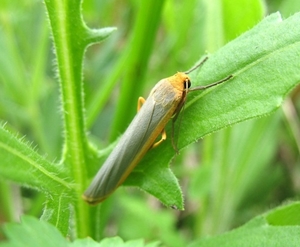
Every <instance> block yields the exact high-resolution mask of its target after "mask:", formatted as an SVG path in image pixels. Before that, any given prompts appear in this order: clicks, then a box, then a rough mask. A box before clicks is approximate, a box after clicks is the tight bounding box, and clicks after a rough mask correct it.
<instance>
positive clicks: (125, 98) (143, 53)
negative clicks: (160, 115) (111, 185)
mask: <svg viewBox="0 0 300 247" xmlns="http://www.w3.org/2000/svg"><path fill="white" fill-rule="evenodd" d="M163 4H164V1H163V0H145V1H143V3H141V4H140V8H139V9H138V15H137V18H136V22H135V23H136V24H135V27H134V28H133V35H132V39H131V41H130V42H129V46H128V47H127V50H126V51H127V52H126V54H127V59H126V64H124V66H126V71H125V73H124V77H123V81H122V86H121V90H120V92H121V95H120V98H119V102H118V106H117V110H116V117H115V119H114V125H113V127H112V132H111V140H114V139H115V138H116V137H117V136H118V135H120V133H122V132H123V131H124V130H125V128H126V126H127V125H128V123H129V122H130V120H131V119H132V117H133V116H134V114H135V113H136V102H137V99H138V97H139V96H140V92H141V90H142V86H143V80H144V77H145V74H146V71H147V64H148V61H149V57H150V54H151V51H152V48H153V43H154V40H155V37H156V31H157V28H158V26H159V23H160V16H161V11H162V9H163Z"/></svg>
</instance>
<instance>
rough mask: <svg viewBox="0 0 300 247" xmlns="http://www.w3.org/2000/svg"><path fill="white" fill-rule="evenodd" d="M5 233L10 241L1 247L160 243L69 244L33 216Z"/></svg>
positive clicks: (152, 246) (103, 246) (104, 246)
mask: <svg viewBox="0 0 300 247" xmlns="http://www.w3.org/2000/svg"><path fill="white" fill-rule="evenodd" d="M4 233H5V234H6V236H7V238H8V241H6V242H2V243H0V247H41V246H43V247H67V246H70V247H81V246H82V247H86V246H90V247H93V246H94V247H109V246H113V247H118V246H119V247H129V246H132V247H156V246H160V244H159V242H158V241H156V242H152V243H148V244H145V243H144V242H145V241H144V240H143V239H137V240H131V241H127V242H124V241H123V240H122V239H121V238H120V237H114V238H106V239H103V240H102V241H101V242H100V243H97V242H95V241H94V240H92V239H91V238H85V239H77V240H75V241H74V242H69V241H68V240H67V239H66V238H64V237H63V236H62V234H61V233H60V232H59V231H58V230H57V228H55V227H54V226H53V225H51V224H50V223H48V222H46V221H43V220H38V219H36V218H34V217H31V216H23V217H22V219H21V223H7V224H6V225H5V226H4Z"/></svg>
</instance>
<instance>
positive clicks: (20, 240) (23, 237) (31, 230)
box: [0, 216, 68, 247]
mask: <svg viewBox="0 0 300 247" xmlns="http://www.w3.org/2000/svg"><path fill="white" fill-rule="evenodd" d="M3 230H4V233H5V235H6V236H7V238H8V240H9V241H8V242H7V243H3V244H0V246H1V247H2V246H13V247H25V246H26V247H27V246H28V247H40V246H43V247H65V246H68V241H67V240H66V239H65V238H64V237H63V236H62V235H61V233H60V232H59V230H58V229H57V228H55V227H54V226H52V225H51V224H50V223H48V222H46V221H41V220H38V219H36V218H34V217H31V216H23V217H22V219H21V224H20V223H7V224H6V225H5V227H4V229H3Z"/></svg>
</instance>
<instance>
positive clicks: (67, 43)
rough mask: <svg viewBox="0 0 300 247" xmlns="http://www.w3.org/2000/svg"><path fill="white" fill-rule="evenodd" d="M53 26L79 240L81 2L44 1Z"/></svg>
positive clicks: (83, 219) (82, 227) (83, 144)
mask: <svg viewBox="0 0 300 247" xmlns="http://www.w3.org/2000/svg"><path fill="white" fill-rule="evenodd" d="M45 3H46V6H47V10H48V14H49V19H50V24H51V27H52V33H53V39H54V45H55V51H56V56H57V66H58V74H59V78H60V89H61V97H62V108H63V109H62V112H63V116H64V133H65V146H64V157H63V159H64V161H65V164H66V165H67V166H68V168H69V169H70V171H71V176H72V177H73V179H74V181H75V183H76V185H77V187H76V191H75V195H76V197H75V221H76V224H75V225H76V227H77V229H76V232H77V235H78V237H84V236H87V235H90V232H91V231H90V229H89V226H90V224H89V222H87V221H89V219H90V215H89V210H88V208H87V206H86V205H85V204H84V202H83V200H81V198H80V194H81V193H82V191H83V190H84V186H85V184H86V183H85V179H86V174H85V171H86V169H85V168H86V156H85V151H87V150H88V148H87V138H86V135H85V122H84V113H83V109H84V107H83V86H82V60H83V54H84V49H85V46H86V44H85V42H84V40H83V38H85V36H84V35H81V34H83V33H84V32H85V30H84V26H83V23H82V20H81V14H80V7H81V1H75V2H74V1H71V0H65V1H61V0H45Z"/></svg>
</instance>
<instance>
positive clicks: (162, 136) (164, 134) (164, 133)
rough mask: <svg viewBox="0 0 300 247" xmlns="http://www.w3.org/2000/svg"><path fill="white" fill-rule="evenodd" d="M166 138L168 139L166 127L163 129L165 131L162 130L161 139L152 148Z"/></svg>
mask: <svg viewBox="0 0 300 247" xmlns="http://www.w3.org/2000/svg"><path fill="white" fill-rule="evenodd" d="M166 139H167V133H166V131H165V129H163V131H162V132H161V139H160V140H159V141H157V142H155V143H154V144H153V145H152V147H151V148H155V147H157V146H158V145H159V144H161V143H162V142H163V141H164V140H166Z"/></svg>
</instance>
